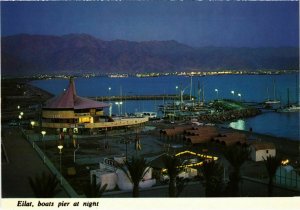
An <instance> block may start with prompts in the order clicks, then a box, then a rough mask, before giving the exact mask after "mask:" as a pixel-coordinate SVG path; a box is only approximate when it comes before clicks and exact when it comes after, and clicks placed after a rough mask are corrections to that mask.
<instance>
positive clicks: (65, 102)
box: [44, 78, 109, 109]
mask: <svg viewBox="0 0 300 210" xmlns="http://www.w3.org/2000/svg"><path fill="white" fill-rule="evenodd" d="M105 107H109V104H107V103H102V102H98V101H93V100H91V99H87V98H82V97H79V96H77V95H76V89H75V83H74V80H73V79H72V78H71V79H70V83H69V87H68V89H67V90H66V91H65V92H63V93H62V94H61V95H59V96H56V97H54V98H52V99H50V100H48V101H47V102H46V105H45V106H44V108H47V109H90V108H105Z"/></svg>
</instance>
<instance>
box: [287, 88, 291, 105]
mask: <svg viewBox="0 0 300 210" xmlns="http://www.w3.org/2000/svg"><path fill="white" fill-rule="evenodd" d="M287 105H288V107H289V106H290V89H289V88H287Z"/></svg>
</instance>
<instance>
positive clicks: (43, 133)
mask: <svg viewBox="0 0 300 210" xmlns="http://www.w3.org/2000/svg"><path fill="white" fill-rule="evenodd" d="M41 134H42V135H43V139H42V141H43V154H44V163H45V162H46V156H45V152H46V149H45V139H44V137H45V135H46V131H41Z"/></svg>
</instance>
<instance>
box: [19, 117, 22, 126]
mask: <svg viewBox="0 0 300 210" xmlns="http://www.w3.org/2000/svg"><path fill="white" fill-rule="evenodd" d="M21 119H22V115H19V127H21Z"/></svg>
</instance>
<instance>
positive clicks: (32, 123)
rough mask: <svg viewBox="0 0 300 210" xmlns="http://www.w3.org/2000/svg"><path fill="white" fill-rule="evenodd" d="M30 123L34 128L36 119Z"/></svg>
mask: <svg viewBox="0 0 300 210" xmlns="http://www.w3.org/2000/svg"><path fill="white" fill-rule="evenodd" d="M30 124H31V126H32V129H33V127H34V124H35V122H34V121H31V122H30Z"/></svg>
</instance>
